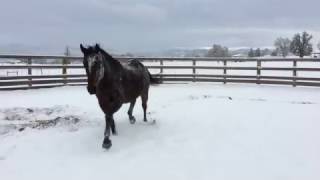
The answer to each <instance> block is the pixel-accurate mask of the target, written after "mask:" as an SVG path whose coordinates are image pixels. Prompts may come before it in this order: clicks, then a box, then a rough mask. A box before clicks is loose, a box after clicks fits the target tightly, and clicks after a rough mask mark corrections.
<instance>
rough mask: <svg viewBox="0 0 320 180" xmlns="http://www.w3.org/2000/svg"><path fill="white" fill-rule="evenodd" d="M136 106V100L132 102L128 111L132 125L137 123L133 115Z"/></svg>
mask: <svg viewBox="0 0 320 180" xmlns="http://www.w3.org/2000/svg"><path fill="white" fill-rule="evenodd" d="M135 104H136V99H134V100H133V101H131V102H130V107H129V110H128V115H129V121H130V123H131V124H134V123H135V122H136V118H134V116H133V115H132V111H133V108H134V105H135Z"/></svg>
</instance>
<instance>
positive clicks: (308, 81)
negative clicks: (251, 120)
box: [0, 55, 320, 90]
mask: <svg viewBox="0 0 320 180" xmlns="http://www.w3.org/2000/svg"><path fill="white" fill-rule="evenodd" d="M46 59H54V60H61V63H60V64H53V65H51V64H35V63H33V61H34V60H37V61H39V60H40V61H41V60H46ZM118 59H119V60H120V61H127V60H129V59H132V58H118ZM136 59H139V60H140V61H142V62H144V63H146V66H147V67H148V68H149V69H151V70H158V73H155V74H154V75H155V76H157V77H159V78H161V80H162V82H169V81H171V82H186V81H187V82H221V83H255V84H277V85H292V86H317V87H320V66H319V67H314V66H311V67H305V66H303V64H304V63H310V62H313V63H316V64H317V63H319V64H320V59H316V58H198V57H197V58H196V57H191V58H151V57H150V58H149V57H143V58H136ZM8 60H24V62H25V64H21V63H19V64H10V63H4V62H5V61H8ZM66 60H73V61H74V62H76V61H78V63H73V64H67V63H66V62H67V61H66ZM148 62H149V65H148ZM150 62H152V63H151V65H150ZM172 62H188V63H189V64H190V65H179V63H177V64H176V65H175V64H174V63H172ZM203 62H211V63H212V62H220V63H216V64H215V65H201V63H202V64H203ZM268 62H277V63H278V62H283V63H286V64H287V65H285V66H278V67H277V66H264V64H265V63H268ZM246 63H247V64H248V63H251V64H252V63H253V64H254V65H253V66H252V65H251V66H248V65H243V64H246ZM298 63H299V66H298ZM39 69H40V70H41V72H42V70H48V69H55V70H58V71H56V72H60V73H55V74H52V75H48V74H45V75H41V74H40V75H39V74H35V73H33V72H34V71H35V70H39ZM70 69H78V70H83V66H82V57H71V56H29V55H0V72H1V71H6V73H3V74H2V75H0V90H15V89H31V88H42V87H56V86H65V85H85V84H86V75H85V74H84V71H83V73H80V74H79V73H78V74H73V73H68V70H70ZM182 69H183V70H190V72H188V73H177V72H175V73H167V72H165V71H167V70H176V71H177V70H182ZM20 70H25V71H26V72H27V73H26V74H19V71H20ZM60 70H61V71H60ZM201 70H216V71H218V70H219V71H221V73H217V72H215V73H200V71H201ZM230 71H236V72H241V71H242V72H243V71H245V72H251V75H243V74H242V73H238V74H237V73H235V74H234V73H233V74H230V73H229V74H228V72H230ZM267 71H272V72H289V73H290V75H287V76H283V75H281V76H280V75H279V76H277V75H262V72H267ZM252 72H253V73H252ZM298 72H318V73H319V76H298V74H299V73H298Z"/></svg>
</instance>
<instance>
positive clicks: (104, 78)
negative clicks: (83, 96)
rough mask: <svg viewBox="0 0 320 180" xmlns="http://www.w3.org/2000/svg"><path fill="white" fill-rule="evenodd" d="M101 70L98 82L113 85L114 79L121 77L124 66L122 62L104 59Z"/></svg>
mask: <svg viewBox="0 0 320 180" xmlns="http://www.w3.org/2000/svg"><path fill="white" fill-rule="evenodd" d="M114 61H115V60H114ZM99 71H100V72H99V74H98V83H100V82H102V83H104V84H108V85H113V84H114V82H113V81H114V80H117V79H119V80H120V79H121V74H122V66H121V64H120V63H119V64H118V63H117V62H112V61H108V60H106V61H103V64H102V68H100V70H99ZM115 76H117V77H115Z"/></svg>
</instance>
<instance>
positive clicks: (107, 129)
mask: <svg viewBox="0 0 320 180" xmlns="http://www.w3.org/2000/svg"><path fill="white" fill-rule="evenodd" d="M105 118H106V127H105V129H104V140H103V143H102V147H103V148H106V149H109V148H110V147H111V146H112V143H111V140H110V138H109V137H110V126H111V121H112V120H111V119H112V115H111V116H110V115H107V114H106V117H105Z"/></svg>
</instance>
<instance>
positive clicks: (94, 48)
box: [88, 44, 122, 67]
mask: <svg viewBox="0 0 320 180" xmlns="http://www.w3.org/2000/svg"><path fill="white" fill-rule="evenodd" d="M88 51H89V52H100V53H101V54H102V55H103V56H104V57H105V59H106V60H107V61H109V62H112V63H113V64H114V65H116V66H120V67H122V65H121V63H120V62H119V61H118V60H117V59H115V58H113V57H112V56H111V55H110V54H109V53H107V52H106V51H105V50H104V49H102V48H101V47H100V45H99V44H96V45H95V46H88Z"/></svg>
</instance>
